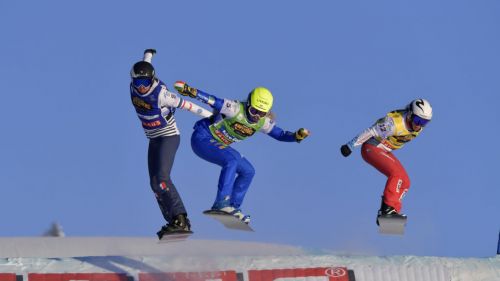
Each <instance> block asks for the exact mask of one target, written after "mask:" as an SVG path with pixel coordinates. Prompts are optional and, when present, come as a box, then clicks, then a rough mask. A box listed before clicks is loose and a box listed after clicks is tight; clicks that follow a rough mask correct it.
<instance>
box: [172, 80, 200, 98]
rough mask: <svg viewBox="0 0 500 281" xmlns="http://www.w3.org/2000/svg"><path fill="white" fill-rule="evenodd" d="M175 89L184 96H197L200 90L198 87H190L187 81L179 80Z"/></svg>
mask: <svg viewBox="0 0 500 281" xmlns="http://www.w3.org/2000/svg"><path fill="white" fill-rule="evenodd" d="M174 87H175V89H176V90H177V92H179V94H181V95H183V96H190V97H192V98H196V95H197V94H198V90H197V89H196V88H193V87H190V86H189V85H188V84H187V83H186V82H183V81H177V82H175V84H174Z"/></svg>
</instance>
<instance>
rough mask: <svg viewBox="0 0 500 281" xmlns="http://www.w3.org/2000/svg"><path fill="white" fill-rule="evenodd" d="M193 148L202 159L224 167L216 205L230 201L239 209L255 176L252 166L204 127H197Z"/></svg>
mask: <svg viewBox="0 0 500 281" xmlns="http://www.w3.org/2000/svg"><path fill="white" fill-rule="evenodd" d="M191 147H192V148H193V151H194V153H196V155H198V156H199V157H200V158H202V159H204V160H206V161H208V162H210V163H214V164H217V165H219V166H221V167H222V171H221V173H220V176H219V184H218V189H217V197H216V198H215V203H214V205H215V204H217V203H219V202H221V201H224V200H228V199H229V200H230V204H231V205H232V206H233V207H235V208H237V209H238V208H239V207H240V206H241V204H242V203H243V199H244V198H245V194H246V192H247V190H248V187H249V186H250V183H251V182H252V179H253V176H254V175H255V169H254V168H253V166H252V164H250V162H249V161H248V160H247V159H246V158H244V157H243V156H241V154H240V153H239V152H238V151H236V150H235V149H233V148H232V147H229V146H221V145H220V144H219V143H218V142H217V141H216V140H215V139H213V137H212V134H211V133H210V131H208V129H207V128H204V127H202V126H196V127H195V131H194V132H193V135H192V136H191Z"/></svg>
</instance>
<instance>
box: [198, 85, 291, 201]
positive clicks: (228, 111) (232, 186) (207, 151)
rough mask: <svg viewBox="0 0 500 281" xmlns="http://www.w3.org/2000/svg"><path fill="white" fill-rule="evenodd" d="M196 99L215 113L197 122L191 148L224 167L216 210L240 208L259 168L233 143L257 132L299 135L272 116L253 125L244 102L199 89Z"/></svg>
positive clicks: (283, 137)
mask: <svg viewBox="0 0 500 281" xmlns="http://www.w3.org/2000/svg"><path fill="white" fill-rule="evenodd" d="M196 98H197V99H199V100H201V101H203V102H205V103H207V104H208V105H210V106H211V107H212V108H213V109H214V110H215V113H214V115H213V116H211V117H208V118H204V119H201V120H199V121H198V122H196V124H195V126H194V132H193V135H192V137H191V147H192V148H193V151H194V152H195V153H196V155H198V156H199V157H200V158H202V159H204V160H206V161H208V162H210V163H214V164H217V165H219V166H220V167H222V171H221V173H220V177H219V183H218V189H217V196H216V198H215V202H214V205H213V207H212V208H214V209H220V208H222V207H225V206H233V207H234V208H236V209H239V208H240V206H241V204H242V203H243V199H244V197H245V194H246V192H247V190H248V188H249V186H250V183H251V182H252V179H253V177H254V175H255V169H254V167H253V166H252V164H251V163H250V162H249V161H248V159H246V158H245V157H243V156H242V155H241V154H240V153H239V152H238V151H237V150H235V149H234V148H232V147H231V146H230V144H232V143H234V142H238V141H241V140H244V139H246V138H248V137H250V136H252V135H253V134H254V133H255V132H256V131H260V132H263V133H265V134H268V135H269V136H271V137H273V138H275V139H277V140H279V141H284V142H295V141H297V139H296V137H295V133H294V132H289V131H284V130H283V129H281V128H279V127H278V126H276V125H275V122H274V120H273V119H272V118H270V117H268V116H266V117H263V118H261V119H260V120H259V121H257V122H256V123H252V122H251V121H249V120H248V118H247V111H246V106H245V104H244V103H242V102H239V101H234V100H228V99H221V98H218V97H216V96H213V95H210V94H207V93H205V92H203V91H200V90H199V89H198V92H197V96H196Z"/></svg>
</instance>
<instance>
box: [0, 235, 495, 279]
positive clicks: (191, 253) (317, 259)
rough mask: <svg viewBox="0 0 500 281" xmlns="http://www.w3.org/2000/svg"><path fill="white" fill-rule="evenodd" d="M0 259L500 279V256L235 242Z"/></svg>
mask: <svg viewBox="0 0 500 281" xmlns="http://www.w3.org/2000/svg"><path fill="white" fill-rule="evenodd" d="M71 256H72V257H71ZM0 257H1V258H0V272H3V273H16V274H17V275H23V276H27V274H28V273H64V272H71V273H108V272H114V273H125V274H127V275H129V276H131V277H133V278H134V279H135V280H138V279H137V278H138V275H139V273H140V272H142V273H144V272H153V273H155V272H207V271H208V272H210V271H219V270H221V271H226V270H234V271H236V272H238V273H242V274H243V278H244V280H245V281H248V270H258V269H294V268H310V267H347V268H348V269H349V270H353V271H354V274H355V277H356V280H357V281H379V280H380V281H382V280H383V281H392V280H397V281H416V280H422V281H500V256H496V257H492V258H444V257H416V256H395V257H369V256H347V255H318V254H313V253H311V252H307V251H306V250H304V249H301V248H297V247H292V246H286V245H275V244H265V243H251V242H236V241H210V240H188V241H184V242H174V243H168V244H158V243H157V242H156V240H155V239H152V238H151V239H150V238H123V237H120V238H75V237H73V238H46V237H43V238H0ZM279 279H280V280H282V279H294V280H301V281H304V280H316V281H318V280H320V279H321V278H317V277H315V278H313V279H310V278H279ZM24 280H27V278H26V277H25V278H24ZM276 280H277V279H276ZM321 280H328V279H327V278H323V279H321ZM290 281H291V280H290Z"/></svg>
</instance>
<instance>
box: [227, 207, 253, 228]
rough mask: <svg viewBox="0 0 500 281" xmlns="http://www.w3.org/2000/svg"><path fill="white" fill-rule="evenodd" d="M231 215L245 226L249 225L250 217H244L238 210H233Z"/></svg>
mask: <svg viewBox="0 0 500 281" xmlns="http://www.w3.org/2000/svg"><path fill="white" fill-rule="evenodd" d="M231 215H233V216H235V217H237V218H238V219H239V220H240V221H242V222H244V223H246V224H249V223H250V216H249V215H245V214H243V213H242V212H241V210H240V209H235V210H234V211H233V212H232V213H231Z"/></svg>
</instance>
